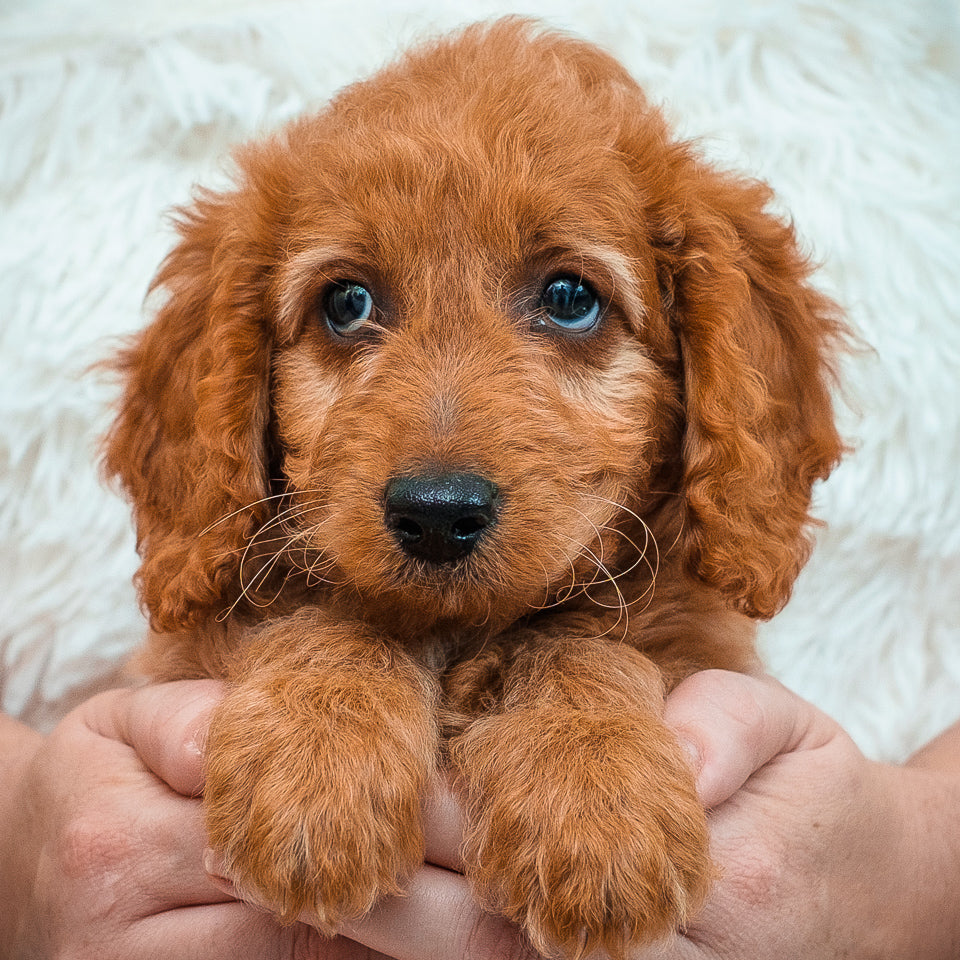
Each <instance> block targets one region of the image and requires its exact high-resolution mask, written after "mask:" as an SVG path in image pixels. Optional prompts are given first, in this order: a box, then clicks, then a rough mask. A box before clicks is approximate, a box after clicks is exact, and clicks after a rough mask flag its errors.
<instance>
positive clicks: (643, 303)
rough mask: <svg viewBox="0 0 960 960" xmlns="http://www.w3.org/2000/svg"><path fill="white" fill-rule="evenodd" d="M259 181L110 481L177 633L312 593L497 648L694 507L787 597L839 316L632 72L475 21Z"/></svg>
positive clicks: (711, 549)
mask: <svg viewBox="0 0 960 960" xmlns="http://www.w3.org/2000/svg"><path fill="white" fill-rule="evenodd" d="M238 166H239V170H240V176H239V178H238V186H237V188H236V189H235V190H234V191H232V192H229V193H225V194H220V195H213V194H205V195H202V196H201V197H199V198H198V200H197V201H196V203H195V204H194V206H193V207H192V208H191V209H190V210H189V211H186V212H185V213H183V215H182V217H181V221H180V230H181V234H182V239H181V242H180V244H179V245H178V246H177V247H176V249H175V250H174V251H173V252H172V253H171V255H170V257H169V258H168V260H167V261H166V263H165V264H164V266H163V268H162V269H161V271H160V274H159V275H158V278H157V280H156V284H157V286H159V287H162V288H163V289H164V290H166V291H167V295H168V299H167V301H166V303H165V304H164V305H163V306H162V308H161V309H160V311H159V313H158V315H157V317H156V319H155V321H154V322H153V323H152V325H151V326H149V327H148V328H147V329H146V331H145V332H144V333H143V334H142V336H141V337H140V338H139V339H138V340H137V341H136V343H135V344H134V345H133V346H132V347H131V348H130V349H129V350H128V351H127V352H126V353H125V354H124V356H123V358H122V360H121V366H122V368H123V370H124V373H125V375H126V378H127V385H126V391H125V393H124V396H123V398H122V401H121V407H120V414H119V417H118V419H117V421H116V424H115V426H114V429H113V431H112V433H111V435H110V437H109V438H108V443H107V451H106V464H107V468H108V470H109V471H111V472H112V473H114V474H116V475H118V476H119V477H120V478H121V480H122V481H123V483H124V484H125V486H126V488H127V490H128V491H129V493H130V495H131V498H132V500H133V503H134V508H135V512H136V519H137V524H138V533H139V539H140V548H141V552H142V555H143V566H142V568H141V571H140V574H139V581H140V586H141V590H142V594H143V598H144V602H145V604H146V606H147V608H148V609H149V611H150V613H151V615H152V617H153V620H154V623H155V625H156V626H157V627H158V628H160V629H162V630H173V629H179V628H183V627H185V626H187V625H189V624H194V623H197V622H200V621H202V620H203V619H204V618H206V617H210V616H214V615H217V614H219V613H221V612H222V611H223V610H224V609H225V608H227V607H230V605H231V604H233V603H236V602H237V601H239V606H238V607H237V609H238V611H241V612H244V611H245V612H246V613H248V614H255V611H256V608H257V607H258V606H266V607H267V608H268V611H269V609H276V607H277V604H282V603H284V602H294V598H300V599H301V600H302V599H303V598H304V597H309V596H311V595H314V594H321V595H327V596H330V597H334V598H336V597H339V598H341V599H343V598H344V597H348V596H349V597H353V598H356V599H357V600H358V601H360V602H362V603H363V605H364V609H366V610H370V611H373V612H376V611H379V612H380V615H381V619H383V620H385V621H388V622H390V623H391V624H392V625H393V626H394V627H395V628H396V629H398V630H400V631H415V630H417V629H423V628H427V627H429V626H431V625H437V624H441V625H442V624H444V623H457V624H464V623H476V624H479V623H488V624H492V625H501V624H502V623H504V622H506V621H508V620H510V619H513V618H515V617H517V616H519V615H521V614H522V613H524V612H526V611H528V610H530V609H531V608H536V607H538V606H542V605H545V604H548V603H551V602H556V600H557V599H558V597H559V598H562V597H563V596H565V595H566V594H568V593H569V592H570V590H571V586H572V585H573V584H576V583H583V582H584V581H589V580H590V579H595V578H596V576H597V573H598V571H604V573H605V574H606V572H608V571H609V570H610V569H616V568H617V565H618V564H620V565H623V564H624V563H636V560H637V557H636V556H632V557H631V556H630V555H631V553H633V554H635V553H636V552H637V550H638V549H639V548H638V547H637V546H636V544H637V543H638V541H637V535H638V529H639V524H638V518H640V517H644V516H646V517H647V519H648V520H649V521H650V523H653V524H654V525H655V523H656V521H655V520H654V519H653V517H654V514H655V512H656V511H655V510H654V506H655V505H656V504H662V502H663V501H664V498H667V500H668V501H669V502H670V503H671V504H673V505H674V506H673V508H672V510H671V511H669V512H671V515H673V516H674V517H675V518H676V520H677V524H678V527H679V531H680V532H679V540H678V545H677V548H676V549H678V550H680V551H681V552H682V554H683V559H684V563H685V565H686V567H687V569H688V571H689V572H690V573H691V574H692V575H694V576H696V577H698V578H699V579H701V580H702V581H705V582H706V583H708V584H710V585H712V586H714V587H715V588H717V589H718V590H720V591H722V592H724V593H725V594H727V595H728V596H729V597H730V600H731V602H732V603H733V604H735V605H736V606H737V607H739V608H740V609H741V610H742V611H744V612H745V613H748V614H750V615H753V616H768V615H771V614H772V613H773V612H775V610H776V609H777V608H778V607H779V606H780V605H781V604H782V603H783V602H784V601H785V599H786V597H787V596H788V594H789V590H790V585H791V584H792V581H793V578H794V576H795V575H796V573H797V571H798V569H799V567H800V566H801V564H802V563H803V561H804V559H805V557H806V553H807V549H808V545H807V540H806V537H805V535H804V532H803V529H804V525H805V524H806V523H807V521H808V515H807V511H808V506H809V500H810V489H811V486H812V484H813V482H814V481H815V480H816V479H818V478H820V477H823V476H825V475H826V473H827V472H828V471H829V469H830V467H831V466H832V465H833V464H834V462H835V461H836V459H837V457H838V455H839V451H840V445H839V442H838V439H837V436H836V433H835V431H834V427H833V424H832V416H831V406H830V400H829V395H828V391H827V383H826V381H827V379H828V376H827V373H828V371H827V367H826V362H825V356H826V354H827V351H828V349H829V347H830V344H831V341H832V339H833V338H835V336H836V334H837V332H838V325H837V322H836V320H835V319H834V309H833V307H832V305H831V304H830V303H829V302H828V301H827V300H825V299H824V298H823V297H821V296H820V295H819V294H817V293H816V292H814V291H813V290H812V289H811V288H810V287H809V286H807V285H806V283H805V278H806V275H807V273H808V269H807V265H806V264H805V262H804V260H803V258H802V257H801V256H800V254H799V253H798V251H797V249H796V244H795V242H794V238H793V235H792V232H791V230H790V229H789V228H788V227H786V226H784V225H783V224H781V223H779V222H778V221H776V220H774V219H773V218H771V217H770V216H768V215H767V214H766V213H764V210H763V208H764V205H765V203H766V201H767V199H768V193H767V190H766V189H765V188H764V187H763V186H761V185H759V184H756V183H752V182H747V181H741V180H737V179H735V178H732V177H729V176H723V175H720V174H718V173H715V172H714V171H712V170H711V169H709V168H708V167H706V166H704V165H703V164H702V163H701V162H699V161H698V160H697V159H696V158H695V157H694V156H693V155H692V154H691V152H690V150H689V149H688V147H687V146H686V145H684V144H682V143H677V142H674V141H672V140H671V138H670V136H669V134H668V132H667V130H666V129H665V126H664V123H663V120H662V118H661V116H660V115H659V114H658V113H657V112H656V111H655V110H653V109H652V108H651V107H650V106H649V105H648V104H647V103H646V102H645V100H644V98H643V96H642V94H641V92H640V91H639V89H638V88H637V87H636V85H635V84H634V83H633V82H632V81H631V80H630V78H629V77H628V76H627V74H626V73H625V72H624V71H623V69H622V68H621V67H620V66H619V65H618V64H617V63H616V62H615V61H613V60H612V59H611V58H609V57H608V56H606V55H605V54H603V53H602V52H600V51H599V50H597V49H596V48H594V47H592V46H590V45H588V44H585V43H581V42H579V41H575V40H571V39H567V38H564V37H560V36H556V35H552V34H544V33H542V32H540V31H538V30H537V29H536V28H535V27H533V26H532V25H530V24H529V23H525V22H523V21H517V20H506V21H500V22H498V23H496V24H494V25H492V26H479V27H473V28H470V29H468V30H467V31H465V32H464V33H462V34H460V35H458V36H456V37H453V38H452V39H448V40H446V41H443V42H440V43H437V44H433V45H431V46H428V47H425V48H422V49H419V50H416V51H414V52H413V53H411V54H408V55H407V56H406V57H405V58H404V59H402V60H401V61H399V62H398V63H397V64H395V65H393V66H391V67H388V68H387V69H385V70H383V71H381V73H379V74H377V75H376V76H374V77H373V78H372V79H370V80H368V81H365V82H363V83H359V84H357V85H355V86H353V87H350V88H348V89H347V90H345V91H344V92H343V93H342V94H341V95H340V96H339V97H338V98H337V99H336V100H335V101H334V102H333V103H332V104H331V105H330V106H329V107H328V108H327V109H326V110H324V111H323V112H322V113H320V114H319V115H317V116H313V117H309V118H305V119H302V120H300V121H298V122H296V123H294V124H293V125H292V126H290V127H289V128H288V129H286V130H285V131H283V132H282V133H281V134H280V135H278V136H277V137H275V138H274V139H272V140H269V141H267V142H265V143H262V144H258V145H254V146H251V147H249V148H247V149H246V150H244V151H243V152H242V153H240V154H239V156H238ZM654 533H656V530H654ZM640 535H643V534H640ZM642 545H643V543H642V541H641V542H640V546H641V547H642ZM663 546H669V544H665V545H663Z"/></svg>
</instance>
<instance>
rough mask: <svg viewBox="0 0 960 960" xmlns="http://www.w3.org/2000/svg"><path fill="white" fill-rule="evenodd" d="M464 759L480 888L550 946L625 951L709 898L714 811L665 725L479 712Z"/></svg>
mask: <svg viewBox="0 0 960 960" xmlns="http://www.w3.org/2000/svg"><path fill="white" fill-rule="evenodd" d="M454 756H455V758H456V763H457V766H458V768H459V771H460V774H461V776H462V778H463V781H464V783H465V785H466V789H467V795H468V802H469V812H470V815H471V826H470V831H469V833H468V837H467V840H466V847H465V860H466V863H467V869H468V873H469V875H470V877H471V879H472V880H473V882H474V885H475V889H476V890H477V893H478V894H479V895H480V896H481V898H482V899H483V901H484V902H485V903H486V904H487V905H488V906H489V907H490V908H491V909H493V910H496V911H497V912H499V913H502V914H504V915H505V916H507V917H508V918H510V919H511V920H513V921H514V922H515V923H517V924H519V925H520V926H521V927H522V928H523V929H524V931H525V932H526V934H527V936H528V937H529V938H530V940H531V942H532V943H533V945H534V946H535V947H536V949H537V950H539V951H540V952H542V953H544V954H546V955H550V956H553V955H556V953H557V951H558V950H559V951H560V952H561V953H562V954H563V955H564V956H567V957H581V956H585V955H587V954H589V953H591V952H592V951H593V950H596V949H598V948H602V949H604V950H606V951H607V952H608V953H609V954H610V955H611V956H612V957H614V958H619V957H622V956H623V955H624V952H625V950H626V949H627V948H628V947H629V946H631V945H635V944H638V943H640V942H643V941H649V940H653V939H656V938H658V937H660V936H664V935H666V934H668V933H669V932H671V931H674V930H676V929H677V928H678V927H679V926H681V925H682V924H683V923H684V922H685V921H686V920H687V919H688V918H689V917H690V916H691V914H692V913H693V911H695V910H696V908H697V907H698V906H699V905H700V903H701V901H702V900H703V898H704V896H705V894H706V890H707V886H708V884H709V881H710V878H711V876H712V873H713V871H712V867H711V863H710V859H709V853H708V837H707V828H706V816H705V813H704V810H703V808H702V806H701V805H700V803H699V802H698V801H697V797H696V792H695V788H694V782H693V777H692V775H691V774H690V772H689V771H688V769H687V767H686V765H685V763H684V761H683V758H682V756H681V753H680V750H679V747H678V746H677V744H676V743H675V741H674V740H673V739H672V738H671V737H670V735H669V734H668V733H667V731H666V730H665V729H664V728H663V726H662V725H661V724H660V723H659V721H656V720H653V719H650V720H647V721H644V720H642V719H640V718H637V717H625V716H624V715H623V714H622V713H614V712H610V713H609V714H606V715H603V714H597V713H586V712H582V713H571V712H570V711H563V712H559V711H556V712H551V711H548V710H543V709H541V710H537V709H531V710H525V711H520V712H517V713H512V714H509V715H507V714H505V715H502V716H499V717H495V718H489V719H486V720H481V721H479V722H478V723H477V724H475V725H474V726H473V727H471V728H470V729H469V730H468V731H467V732H466V733H465V734H464V735H463V736H462V737H461V738H460V739H459V740H458V741H457V742H456V744H455V745H454Z"/></svg>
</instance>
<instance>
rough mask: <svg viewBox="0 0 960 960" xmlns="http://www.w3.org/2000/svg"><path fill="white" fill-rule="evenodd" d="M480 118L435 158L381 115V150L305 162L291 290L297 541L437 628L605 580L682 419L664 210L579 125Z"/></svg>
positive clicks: (436, 146) (284, 349)
mask: <svg viewBox="0 0 960 960" xmlns="http://www.w3.org/2000/svg"><path fill="white" fill-rule="evenodd" d="M435 94H436V96H437V97H438V99H439V98H442V97H445V96H449V95H450V92H449V90H447V89H445V88H443V87H441V88H438V89H437V90H436V91H435ZM441 107H442V104H441V103H439V102H434V103H423V102H421V104H420V109H427V108H429V109H431V110H433V111H436V112H439V111H440V109H441ZM463 113H464V115H462V116H457V117H454V118H452V119H449V120H448V121H447V128H446V129H445V130H444V131H443V135H442V136H440V137H438V136H437V131H436V130H435V129H434V130H433V131H432V136H431V138H430V140H429V141H428V142H420V140H419V139H417V138H416V137H415V134H414V133H411V134H409V135H408V136H409V137H410V138H411V139H407V138H404V140H403V141H401V142H400V143H398V144H391V143H390V140H389V137H387V136H385V135H384V132H383V131H382V129H380V127H382V126H383V125H385V121H384V120H383V119H380V125H379V127H377V128H375V131H376V133H377V134H378V135H379V136H378V137H377V139H378V140H380V141H381V142H382V143H383V144H384V145H383V146H381V148H380V149H379V150H369V149H368V148H367V146H366V145H361V146H360V147H359V148H358V147H357V146H356V145H354V144H349V143H347V144H345V143H343V139H346V140H348V141H349V140H350V139H351V138H350V136H349V132H347V134H346V136H345V137H344V138H340V137H336V138H333V137H331V138H330V140H332V141H333V142H330V140H328V141H327V142H324V143H322V144H318V145H317V146H316V147H315V149H316V150H317V151H318V152H319V153H320V155H321V157H322V158H323V159H322V160H318V161H317V162H311V161H313V159H314V158H313V157H312V156H310V155H309V154H308V156H307V157H303V155H302V154H300V153H299V152H296V153H295V156H296V158H297V159H303V160H305V161H306V162H304V163H303V169H302V173H301V174H300V175H299V176H297V177H296V180H297V182H298V184H299V186H300V189H301V190H303V191H304V192H305V193H306V194H307V195H309V197H310V203H309V205H307V204H300V205H298V209H297V221H298V222H296V223H295V224H294V225H293V226H292V229H291V230H290V234H289V238H288V240H287V243H286V246H287V248H288V249H289V250H290V255H289V257H288V259H286V260H285V262H284V263H283V264H282V265H281V267H280V270H279V271H278V276H277V300H278V303H279V309H278V321H277V340H278V346H277V349H276V352H275V362H274V384H275V386H274V390H275V394H274V397H275V399H274V411H275V413H274V415H275V430H276V434H277V438H278V440H279V444H280V447H281V448H282V450H283V473H284V475H285V476H286V477H287V478H288V480H289V482H290V485H291V490H292V492H293V496H292V500H293V502H294V504H295V507H294V509H293V510H292V511H291V514H290V517H289V520H288V527H291V528H294V529H295V530H297V532H298V542H299V543H300V544H302V546H303V547H304V548H305V549H306V551H307V554H308V556H310V557H311V558H312V559H311V560H310V561H309V562H310V564H311V572H312V573H313V574H314V575H315V577H316V579H317V580H318V581H324V580H325V581H328V582H333V583H338V582H343V581H347V582H349V583H350V584H351V585H353V586H354V587H355V588H356V589H357V590H358V591H359V592H360V593H361V594H362V596H363V597H364V600H365V603H366V604H367V605H368V607H369V605H370V604H371V603H373V604H382V605H383V606H384V607H385V608H386V609H390V610H393V611H396V610H397V609H402V610H410V611H412V612H414V616H415V617H416V619H417V621H418V622H419V623H420V624H421V625H422V624H424V622H429V621H430V620H431V619H433V618H438V619H440V620H455V621H458V622H460V623H463V622H489V621H491V620H493V621H494V622H502V621H504V620H511V619H514V618H516V617H517V616H519V615H520V614H522V613H525V612H529V611H530V610H532V609H534V608H536V607H538V606H541V605H543V604H546V603H551V602H553V601H554V599H555V596H556V594H557V592H558V591H559V590H561V589H564V588H567V589H571V588H572V586H573V585H574V584H575V583H583V582H584V581H586V582H589V581H592V580H595V579H596V578H597V577H598V576H599V575H600V571H601V570H602V569H603V564H604V563H606V564H610V565H611V566H612V565H613V564H614V562H615V558H616V557H618V556H619V554H620V553H621V550H620V547H621V546H622V543H623V537H622V536H621V535H620V534H618V532H617V531H618V523H621V524H622V523H623V521H625V520H628V519H630V520H632V512H634V511H635V510H636V508H637V501H636V497H637V496H638V494H639V493H640V492H641V491H643V490H645V489H646V486H647V483H648V480H649V477H650V474H651V470H652V467H653V466H654V464H655V463H656V461H657V459H658V457H659V456H660V454H661V449H662V446H663V444H664V442H665V439H666V436H665V434H666V433H667V432H668V428H669V425H670V424H675V422H676V417H675V416H672V415H671V413H673V412H675V408H676V405H677V396H676V389H675V387H674V385H673V383H672V381H671V380H670V379H669V378H668V377H667V376H666V374H665V373H664V370H663V357H658V356H656V355H655V350H656V348H655V346H652V345H651V344H650V343H649V342H648V341H650V340H654V341H655V338H652V337H648V336H646V335H645V328H646V327H648V326H650V325H651V324H655V323H657V322H658V321H659V322H660V323H661V324H662V319H660V317H659V311H658V306H657V295H656V283H655V276H654V264H653V260H652V256H651V253H650V251H649V249H646V250H644V249H643V248H642V247H639V246H638V245H633V246H632V247H629V248H627V249H625V244H624V237H625V236H626V235H627V234H628V233H629V232H630V230H631V228H632V225H633V223H634V222H635V219H636V210H637V209H638V207H639V205H640V202H641V198H640V197H639V196H638V193H637V191H636V190H635V189H633V188H632V187H631V185H630V183H629V181H628V177H627V174H626V171H625V170H624V169H623V165H622V164H621V163H618V162H617V161H615V160H610V161H605V158H603V157H600V158H599V161H600V162H598V158H597V157H596V156H593V155H592V153H593V152H591V162H590V163H589V164H586V163H585V158H584V157H583V156H582V155H581V153H582V148H583V144H582V142H581V143H579V144H574V145H572V146H571V148H570V150H569V151H565V150H563V149H562V145H563V143H564V136H563V133H562V127H563V125H564V124H565V123H569V122H570V120H571V116H570V111H568V113H567V116H565V117H563V118H556V120H555V121H552V122H554V123H555V126H556V129H555V130H551V131H549V132H550V134H551V136H552V137H554V138H555V139H556V141H557V144H558V147H560V149H555V150H553V151H550V152H544V151H543V149H542V147H537V148H536V149H534V148H533V147H532V146H531V145H530V144H529V143H527V142H526V140H525V139H523V138H517V139H515V140H514V142H513V143H512V144H511V145H510V146H508V147H506V148H504V147H502V146H501V147H498V146H497V145H496V143H495V142H494V138H495V135H498V134H499V133H502V130H500V131H497V130H491V129H490V128H489V126H488V124H487V122H486V120H485V118H483V117H482V116H481V117H474V116H471V115H470V113H469V111H463ZM378 119H379V118H378ZM322 122H323V121H322V120H321V121H320V123H321V124H322ZM587 122H588V118H587V117H585V116H575V117H573V125H574V127H578V126H581V125H586V124H587ZM545 123H546V121H545ZM328 136H329V134H328ZM422 138H423V140H424V141H426V134H422ZM411 140H412V142H411ZM428 147H429V149H430V153H429V161H430V162H429V165H428V168H427V169H428V172H427V173H423V172H422V171H421V168H422V165H423V162H424V160H423V155H424V154H425V153H426V151H427V149H428ZM354 151H356V152H354ZM494 151H498V152H497V163H496V164H493V163H492V162H491V156H492V155H493V153H494ZM569 153H574V154H576V156H575V157H571V156H569ZM345 154H349V160H345V159H344V155H345ZM331 155H332V156H334V157H337V158H338V159H337V161H336V162H335V163H334V164H332V165H331V164H330V163H328V162H324V161H325V160H326V158H327V157H329V156H331ZM318 170H322V173H321V174H317V173H316V172H314V173H313V176H312V178H311V171H318ZM348 171H349V172H348ZM311 179H312V182H311ZM591 180H592V181H594V185H593V186H591ZM356 182H359V183H363V184H370V185H372V186H371V187H369V188H368V189H366V190H364V191H360V192H358V191H356V190H355V189H353V188H352V187H351V184H352V183H356ZM618 192H619V193H620V194H621V196H618ZM614 198H615V199H616V202H614ZM664 339H665V338H664ZM445 478H453V480H452V481H450V480H448V481H447V482H444V481H445ZM457 478H473V479H468V480H461V479H457ZM431 480H433V481H437V482H439V489H440V493H438V492H437V490H436V489H434V488H437V482H434V483H433V484H431ZM401 481H408V482H407V484H406V486H407V487H409V486H410V484H411V483H412V484H414V487H415V489H414V493H413V494H412V496H413V499H414V501H415V502H414V504H413V505H412V507H408V509H407V510H404V509H402V508H403V506H404V504H402V503H401V504H400V506H399V507H396V508H395V506H394V503H393V501H394V500H396V496H395V490H396V489H397V485H398V483H400V482H401ZM451 482H452V483H453V485H454V489H453V492H452V493H451V492H449V491H447V493H446V501H445V502H446V503H447V507H448V508H449V510H452V511H453V514H450V516H449V519H448V521H447V522H448V524H449V526H450V527H451V528H453V529H452V530H451V532H450V533H449V534H446V533H445V532H444V531H443V530H441V531H439V532H435V531H433V523H432V521H431V520H430V518H429V517H426V518H424V517H421V516H420V511H419V510H418V506H419V504H418V503H416V501H417V500H418V499H422V498H423V497H426V498H427V499H428V500H436V498H437V497H438V496H443V491H444V489H446V488H448V487H449V486H450V483H451ZM464 483H467V486H468V487H469V489H466V490H461V489H459V487H462V486H463V484H464ZM460 501H464V504H463V508H464V509H462V510H461V511H460V512H461V513H462V517H458V516H457V510H458V507H457V504H458V503H459V502H460ZM471 506H472V507H473V509H471ZM623 508H627V510H629V511H631V512H627V510H624V509H623ZM443 512H444V511H443V509H441V513H443ZM428 513H429V510H428ZM443 521H444V518H443V517H441V518H440V520H439V521H438V522H443ZM461 521H462V524H463V525H465V526H464V529H463V530H462V531H461V532H460V534H459V536H458V534H457V532H456V529H455V528H456V525H457V523H458V522H461ZM404 523H406V524H407V527H406V529H405V527H404ZM471 524H472V525H473V526H472V527H471ZM418 526H419V528H420V529H419V530H418V529H417V527H418ZM478 527H479V529H478ZM431 537H432V538H433V539H435V540H439V542H437V543H434V544H433V545H432V546H431V544H429V543H424V542H423V541H424V540H425V539H430V538H431ZM451 538H452V539H453V542H452V543H448V542H447V541H449V540H451ZM395 615H396V614H395V613H394V616H395Z"/></svg>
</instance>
